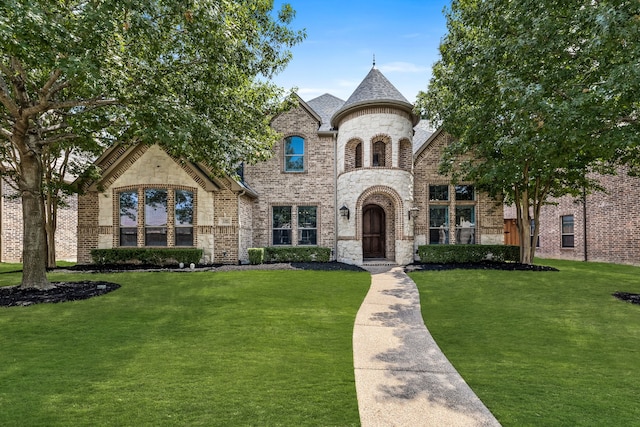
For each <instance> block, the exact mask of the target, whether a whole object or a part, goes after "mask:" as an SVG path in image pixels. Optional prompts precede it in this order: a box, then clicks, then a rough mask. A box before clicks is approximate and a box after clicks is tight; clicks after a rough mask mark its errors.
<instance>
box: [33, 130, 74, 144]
mask: <svg viewBox="0 0 640 427" xmlns="http://www.w3.org/2000/svg"><path fill="white" fill-rule="evenodd" d="M77 137H78V135H77V134H75V133H67V134H64V135H58V136H54V137H52V138H47V139H41V140H40V141H38V145H40V146H45V145H51V144H55V143H56V142H62V141H69V140H72V139H74V138H77Z"/></svg>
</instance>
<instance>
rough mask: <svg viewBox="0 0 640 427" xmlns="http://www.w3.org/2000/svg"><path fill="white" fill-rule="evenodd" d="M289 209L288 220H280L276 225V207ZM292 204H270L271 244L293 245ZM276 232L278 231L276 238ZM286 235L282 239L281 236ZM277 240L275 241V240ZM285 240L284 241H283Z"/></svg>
mask: <svg viewBox="0 0 640 427" xmlns="http://www.w3.org/2000/svg"><path fill="white" fill-rule="evenodd" d="M287 208H288V210H289V218H288V219H289V222H288V225H289V226H288V227H287V226H286V225H287V222H285V221H281V222H279V223H278V225H280V226H279V227H276V222H275V221H276V209H287ZM292 225H293V206H291V205H273V206H271V244H272V245H273V246H292V245H293V227H292ZM276 232H278V238H276ZM285 236H286V237H287V238H286V239H283V237H285ZM277 240H279V242H277V243H276V241H277ZM285 240H286V241H285Z"/></svg>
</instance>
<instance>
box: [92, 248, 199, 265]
mask: <svg viewBox="0 0 640 427" xmlns="http://www.w3.org/2000/svg"><path fill="white" fill-rule="evenodd" d="M91 258H92V259H93V263H94V264H97V265H106V264H151V265H160V266H161V265H171V264H179V263H181V262H182V263H184V264H191V263H193V264H197V263H198V262H200V259H201V258H202V249H193V248H171V249H168V248H117V249H92V250H91Z"/></svg>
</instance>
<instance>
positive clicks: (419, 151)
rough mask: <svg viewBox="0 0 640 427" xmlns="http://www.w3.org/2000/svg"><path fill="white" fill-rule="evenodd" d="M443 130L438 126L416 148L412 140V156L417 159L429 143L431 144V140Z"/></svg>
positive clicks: (436, 137)
mask: <svg viewBox="0 0 640 427" xmlns="http://www.w3.org/2000/svg"><path fill="white" fill-rule="evenodd" d="M443 132H444V131H443V130H442V128H441V127H439V128H438V129H437V130H436V131H435V132H433V133H432V134H431V135H429V137H428V138H427V140H426V141H424V142H423V143H422V144H421V145H420V146H419V147H418V149H417V150H416V148H415V147H416V144H415V142H414V152H413V158H414V159H417V158H418V156H420V155H421V154H422V153H423V152H424V151H425V150H426V149H427V148H428V147H429V146H430V145H431V144H433V142H434V141H435V140H436V139H438V137H439V136H440V135H441V134H442V133H443Z"/></svg>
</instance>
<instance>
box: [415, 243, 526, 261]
mask: <svg viewBox="0 0 640 427" xmlns="http://www.w3.org/2000/svg"><path fill="white" fill-rule="evenodd" d="M418 256H419V257H420V261H421V262H423V263H427V264H442V263H449V262H480V261H485V260H493V261H499V262H518V261H519V260H520V247H519V246H510V245H423V246H419V247H418Z"/></svg>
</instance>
